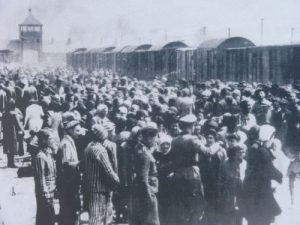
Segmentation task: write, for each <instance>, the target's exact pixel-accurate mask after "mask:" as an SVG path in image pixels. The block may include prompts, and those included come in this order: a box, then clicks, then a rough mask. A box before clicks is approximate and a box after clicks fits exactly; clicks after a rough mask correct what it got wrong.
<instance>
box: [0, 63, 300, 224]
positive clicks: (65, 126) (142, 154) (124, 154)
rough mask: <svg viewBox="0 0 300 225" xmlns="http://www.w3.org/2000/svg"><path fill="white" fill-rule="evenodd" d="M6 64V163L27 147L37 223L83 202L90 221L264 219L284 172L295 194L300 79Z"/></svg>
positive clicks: (72, 217) (275, 208)
mask: <svg viewBox="0 0 300 225" xmlns="http://www.w3.org/2000/svg"><path fill="white" fill-rule="evenodd" d="M0 74H1V78H0V111H1V129H2V133H3V136H2V140H3V149H4V152H5V153H6V154H7V166H8V167H15V159H14V156H15V155H24V154H26V153H30V155H31V159H32V160H31V164H32V168H33V174H34V181H35V193H36V202H37V214H36V224H37V225H54V224H55V222H56V221H58V224H59V225H75V223H76V221H77V220H78V216H79V215H80V212H84V211H87V212H88V214H89V224H91V225H106V224H112V223H114V222H116V223H128V224H130V225H159V224H161V225H197V224H198V225H241V224H242V220H243V218H244V219H246V220H247V222H248V225H269V224H271V223H272V222H274V219H275V217H276V216H278V215H279V214H280V213H281V208H280V206H279V204H278V202H277V201H276V198H275V197H274V192H275V190H276V187H277V186H278V185H280V184H281V183H282V180H283V177H284V176H286V175H287V176H289V178H290V190H291V196H292V199H293V193H294V188H293V185H294V182H295V179H297V178H298V177H299V174H300V157H299V156H300V155H299V150H300V138H299V137H300V133H299V132H300V126H299V125H300V101H299V95H300V92H299V90H300V85H299V86H298V83H297V82H295V83H294V84H293V85H287V86H278V85H276V84H272V85H271V84H257V83H253V84H248V83H244V82H240V83H236V82H221V81H220V80H209V81H205V82H188V81H186V80H184V79H182V80H178V81H170V80H169V79H167V78H165V77H157V78H155V79H154V80H152V81H140V80H137V79H135V78H130V77H124V76H118V75H116V74H112V73H109V72H106V71H103V70H96V71H93V72H89V73H87V72H84V71H79V72H75V71H73V70H72V69H69V68H68V69H67V68H56V69H45V70H38V69H32V68H25V67H17V68H8V67H5V66H4V67H2V68H1V69H0ZM287 161H288V163H289V162H290V161H291V163H290V165H289V166H288V168H287V166H286V165H287V164H286V163H285V162H287ZM55 199H58V200H59V216H58V218H57V217H56V216H55V210H54V200H55Z"/></svg>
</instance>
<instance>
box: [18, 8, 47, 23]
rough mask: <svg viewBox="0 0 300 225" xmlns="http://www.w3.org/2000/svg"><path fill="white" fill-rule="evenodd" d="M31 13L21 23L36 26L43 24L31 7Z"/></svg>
mask: <svg viewBox="0 0 300 225" xmlns="http://www.w3.org/2000/svg"><path fill="white" fill-rule="evenodd" d="M28 12H29V15H28V16H27V18H26V19H25V20H24V21H23V23H21V24H20V25H34V26H42V24H41V23H40V21H38V20H37V19H36V18H35V17H34V16H33V15H32V14H31V9H29V10H28Z"/></svg>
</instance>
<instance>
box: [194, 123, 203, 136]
mask: <svg viewBox="0 0 300 225" xmlns="http://www.w3.org/2000/svg"><path fill="white" fill-rule="evenodd" d="M194 133H195V134H196V135H201V126H199V125H197V126H195V129H194Z"/></svg>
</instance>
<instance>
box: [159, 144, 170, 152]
mask: <svg viewBox="0 0 300 225" xmlns="http://www.w3.org/2000/svg"><path fill="white" fill-rule="evenodd" d="M170 148H171V144H170V143H168V142H164V143H162V144H161V145H160V151H161V153H163V154H166V153H168V152H169V150H170Z"/></svg>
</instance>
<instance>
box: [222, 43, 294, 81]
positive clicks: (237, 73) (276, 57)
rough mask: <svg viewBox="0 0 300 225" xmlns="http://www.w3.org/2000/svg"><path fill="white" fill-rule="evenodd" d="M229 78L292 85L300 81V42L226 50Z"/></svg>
mask: <svg viewBox="0 0 300 225" xmlns="http://www.w3.org/2000/svg"><path fill="white" fill-rule="evenodd" d="M226 55H227V60H228V61H227V67H226V71H225V72H224V73H226V74H228V75H229V76H228V77H227V79H228V80H234V81H247V82H254V81H255V82H262V83H266V82H272V83H277V84H289V83H291V82H293V81H294V80H298V79H299V78H300V77H299V75H300V74H299V72H300V66H299V65H300V64H299V62H300V45H286V46H262V47H252V48H236V49H227V50H226Z"/></svg>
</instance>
